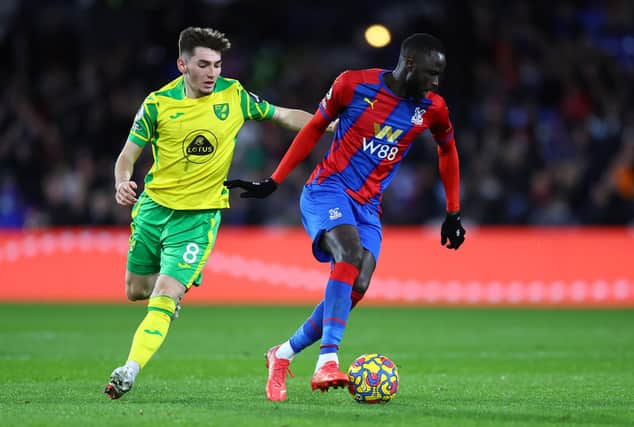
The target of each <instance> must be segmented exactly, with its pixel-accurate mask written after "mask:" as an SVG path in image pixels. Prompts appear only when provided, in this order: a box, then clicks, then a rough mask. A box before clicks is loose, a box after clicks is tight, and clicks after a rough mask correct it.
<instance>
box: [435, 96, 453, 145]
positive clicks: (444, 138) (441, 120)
mask: <svg viewBox="0 0 634 427" xmlns="http://www.w3.org/2000/svg"><path fill="white" fill-rule="evenodd" d="M438 99H439V103H438V109H437V111H436V114H434V116H433V123H432V124H431V125H430V126H429V130H430V132H431V134H432V136H433V137H434V140H436V142H437V143H438V144H445V143H447V142H448V141H449V140H450V139H451V138H452V137H453V125H452V124H451V120H450V119H449V109H448V108H447V103H445V100H444V99H443V98H442V97H440V96H439V97H438Z"/></svg>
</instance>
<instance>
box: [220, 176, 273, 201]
mask: <svg viewBox="0 0 634 427" xmlns="http://www.w3.org/2000/svg"><path fill="white" fill-rule="evenodd" d="M224 184H225V185H226V186H227V188H228V189H230V190H231V189H232V188H242V189H244V190H247V191H243V192H242V193H240V197H241V198H243V199H247V198H252V197H255V198H256V199H263V198H265V197H267V196H268V195H269V194H271V193H272V192H274V191H275V190H277V182H275V181H273V178H266V179H263V180H262V181H243V180H241V179H232V180H230V181H225V182H224Z"/></svg>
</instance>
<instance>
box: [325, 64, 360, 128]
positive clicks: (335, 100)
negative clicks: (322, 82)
mask: <svg viewBox="0 0 634 427" xmlns="http://www.w3.org/2000/svg"><path fill="white" fill-rule="evenodd" d="M352 95H353V88H352V84H351V81H350V72H349V71H344V72H343V73H341V74H339V76H338V77H337V78H336V79H335V81H334V82H333V84H332V86H331V87H330V89H328V92H326V95H324V97H323V98H322V100H321V102H320V103H319V112H320V113H321V115H322V116H324V118H325V119H326V120H328V121H329V122H332V121H333V120H335V119H336V118H337V117H338V116H339V114H340V113H341V111H343V109H344V108H346V106H347V105H348V104H349V103H350V100H351V99H352Z"/></svg>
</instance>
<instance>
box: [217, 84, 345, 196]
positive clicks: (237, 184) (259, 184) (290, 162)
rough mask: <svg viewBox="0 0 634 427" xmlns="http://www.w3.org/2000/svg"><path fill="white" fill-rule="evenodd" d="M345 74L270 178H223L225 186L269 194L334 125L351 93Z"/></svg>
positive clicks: (254, 193)
mask: <svg viewBox="0 0 634 427" xmlns="http://www.w3.org/2000/svg"><path fill="white" fill-rule="evenodd" d="M346 76H348V74H347V72H344V73H342V74H340V75H339V77H337V79H335V82H334V83H333V84H332V86H331V88H330V90H329V91H328V92H327V93H326V95H325V96H324V98H323V99H322V100H321V103H320V104H319V109H318V110H317V111H316V112H315V114H314V115H313V116H312V117H308V120H307V121H306V123H305V124H303V125H302V126H303V127H302V126H300V127H301V130H300V131H299V132H298V133H297V135H296V136H295V139H293V142H292V143H291V146H290V147H289V148H288V150H287V151H286V153H285V154H284V157H283V158H282V160H281V161H280V163H279V165H278V166H277V168H276V169H275V172H273V174H272V175H271V177H270V178H266V179H264V180H261V181H243V180H241V179H234V180H231V181H225V185H226V186H227V188H229V189H231V188H242V189H244V190H246V191H244V192H242V193H240V197H255V198H258V199H261V198H264V197H267V196H268V195H269V194H271V193H273V192H274V191H275V190H276V189H277V186H278V184H281V183H282V181H284V179H285V178H286V177H287V176H288V174H289V173H291V172H292V171H293V169H295V167H296V166H297V165H298V164H300V163H301V161H302V160H304V159H305V158H306V157H307V156H308V154H309V153H310V152H311V151H312V150H313V148H314V147H315V145H317V142H318V141H319V139H320V138H321V136H322V135H323V134H324V132H325V131H326V129H327V128H328V125H330V124H332V123H334V124H335V125H336V121H335V120H334V118H336V117H338V116H339V114H340V113H341V112H342V111H343V109H344V108H345V106H346V105H348V103H349V102H350V99H352V95H353V91H352V90H351V86H350V84H349V82H348V78H347V77H346ZM277 108H279V107H277ZM282 115H284V113H282ZM299 120H300V121H304V120H306V116H303V118H301V117H300V118H299Z"/></svg>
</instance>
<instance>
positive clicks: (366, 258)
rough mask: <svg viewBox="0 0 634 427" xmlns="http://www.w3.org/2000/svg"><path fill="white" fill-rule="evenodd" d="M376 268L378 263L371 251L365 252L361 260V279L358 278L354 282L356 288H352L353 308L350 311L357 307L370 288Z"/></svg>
mask: <svg viewBox="0 0 634 427" xmlns="http://www.w3.org/2000/svg"><path fill="white" fill-rule="evenodd" d="M375 268H376V261H375V260H374V256H373V255H372V253H371V252H370V251H368V250H367V249H365V250H364V251H363V258H362V259H361V268H360V269H359V277H357V280H356V281H355V282H354V286H353V287H352V293H351V295H350V300H351V302H352V306H351V307H350V309H353V308H355V307H356V305H357V304H358V303H359V301H361V299H362V298H363V296H364V295H365V293H366V291H367V290H368V288H369V287H370V280H371V279H372V274H373V273H374V269H375Z"/></svg>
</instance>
